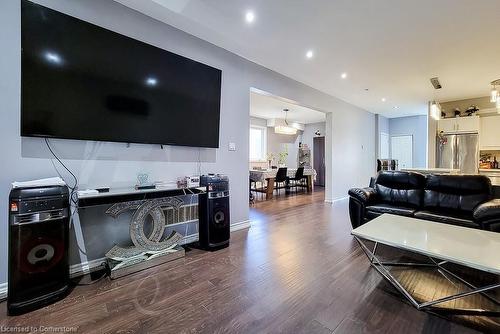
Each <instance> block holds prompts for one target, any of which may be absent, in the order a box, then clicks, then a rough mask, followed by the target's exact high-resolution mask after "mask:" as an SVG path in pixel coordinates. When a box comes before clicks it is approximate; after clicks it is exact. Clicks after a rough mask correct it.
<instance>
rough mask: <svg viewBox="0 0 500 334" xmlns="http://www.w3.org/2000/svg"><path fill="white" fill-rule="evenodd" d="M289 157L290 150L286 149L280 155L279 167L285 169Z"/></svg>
mask: <svg viewBox="0 0 500 334" xmlns="http://www.w3.org/2000/svg"><path fill="white" fill-rule="evenodd" d="M287 157H288V150H287V149H286V147H285V149H284V150H283V151H282V152H280V153H279V157H278V166H279V167H285V164H286V158H287Z"/></svg>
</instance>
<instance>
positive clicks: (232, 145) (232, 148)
mask: <svg viewBox="0 0 500 334" xmlns="http://www.w3.org/2000/svg"><path fill="white" fill-rule="evenodd" d="M229 151H236V143H229Z"/></svg>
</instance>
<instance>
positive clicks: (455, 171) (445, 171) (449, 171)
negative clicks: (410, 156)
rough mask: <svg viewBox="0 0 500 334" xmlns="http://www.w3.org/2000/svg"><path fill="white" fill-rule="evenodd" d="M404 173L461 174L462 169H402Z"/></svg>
mask: <svg viewBox="0 0 500 334" xmlns="http://www.w3.org/2000/svg"><path fill="white" fill-rule="evenodd" d="M401 170H402V171H404V172H417V173H420V174H424V175H426V174H454V175H456V174H459V173H460V169H452V168H425V167H422V168H402V169H401Z"/></svg>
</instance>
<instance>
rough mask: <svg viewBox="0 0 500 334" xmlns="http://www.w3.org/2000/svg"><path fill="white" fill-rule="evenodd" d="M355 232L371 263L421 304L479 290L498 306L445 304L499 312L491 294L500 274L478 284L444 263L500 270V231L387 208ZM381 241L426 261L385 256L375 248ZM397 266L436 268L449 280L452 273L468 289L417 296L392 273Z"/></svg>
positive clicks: (431, 305)
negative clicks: (432, 296)
mask: <svg viewBox="0 0 500 334" xmlns="http://www.w3.org/2000/svg"><path fill="white" fill-rule="evenodd" d="M351 234H352V235H353V236H354V238H355V239H356V241H357V242H358V243H359V245H360V246H361V249H362V250H363V251H364V253H365V254H366V256H367V257H368V259H369V260H370V264H371V266H372V267H373V268H375V269H376V270H377V271H378V272H379V273H380V274H381V275H382V276H383V277H384V278H385V279H386V280H387V281H389V282H390V283H391V284H392V285H393V286H394V287H395V288H396V289H397V290H398V291H399V292H400V293H401V294H403V296H404V297H406V299H408V301H409V302H410V303H411V304H412V305H413V306H415V307H416V308H417V309H418V310H427V311H435V310H436V308H435V306H436V305H437V304H441V303H445V302H449V301H452V300H457V299H461V298H464V297H468V296H472V295H476V294H481V295H482V296H483V297H484V298H487V299H488V300H489V302H490V303H489V304H490V305H493V306H496V307H495V308H494V309H483V308H472V309H470V308H468V309H462V308H460V309H459V308H456V309H454V308H451V309H450V308H447V309H446V311H449V312H450V311H451V312H454V313H459V314H470V315H485V316H490V315H495V316H498V315H500V309H499V308H498V306H499V305H500V302H499V301H498V300H497V299H496V298H495V297H494V296H492V295H491V294H490V293H491V292H492V290H494V289H497V288H499V287H500V281H499V280H498V279H496V280H493V282H491V283H490V284H487V285H483V286H477V285H474V284H472V283H470V282H469V281H467V280H466V279H464V278H463V277H461V276H459V275H458V274H457V273H455V272H453V271H451V270H450V269H449V268H445V265H446V264H448V263H450V264H451V263H454V264H458V265H460V266H464V267H468V268H472V269H474V270H477V271H478V273H479V274H480V273H481V272H488V273H490V274H493V275H497V276H500V233H497V232H489V231H482V230H476V229H472V228H467V227H460V226H453V225H448V224H442V223H436V222H431V221H427V220H421V219H416V218H411V217H403V216H397V215H391V214H383V215H381V216H379V217H377V218H375V219H373V220H371V221H369V222H368V223H366V224H364V225H362V226H359V227H357V228H356V229H354V230H353V231H352V232H351ZM367 241H371V242H373V247H369V246H368V245H367ZM381 245H385V246H389V247H393V248H396V249H399V250H402V251H407V252H411V253H416V254H419V255H420V256H421V257H423V258H424V259H427V261H422V262H413V261H412V262H399V261H393V262H391V261H385V260H383V259H382V258H381V256H380V255H379V253H378V252H377V248H380V246H381ZM370 246H371V245H370ZM393 267H401V268H402V269H404V270H410V269H411V270H415V267H420V268H422V269H424V268H429V267H430V268H435V269H437V271H438V272H439V274H441V275H442V276H444V277H445V278H446V279H447V280H448V281H450V282H451V279H453V280H456V281H458V282H461V286H463V287H465V288H466V289H465V290H466V291H460V292H456V293H453V294H449V295H445V296H439V297H438V298H436V299H433V300H428V301H422V300H420V301H418V300H417V299H416V298H415V297H414V296H413V295H412V291H411V290H412V289H408V288H407V287H405V286H404V284H402V283H401V282H400V280H399V279H398V278H397V277H396V276H395V275H394V274H393V273H391V268H393ZM426 283H427V284H430V283H429V282H426ZM488 292H489V293H488ZM440 310H442V309H440Z"/></svg>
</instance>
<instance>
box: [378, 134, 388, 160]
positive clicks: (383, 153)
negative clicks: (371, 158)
mask: <svg viewBox="0 0 500 334" xmlns="http://www.w3.org/2000/svg"><path fill="white" fill-rule="evenodd" d="M379 145H380V147H379V158H380V159H389V134H387V133H385V132H380V143H379Z"/></svg>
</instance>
